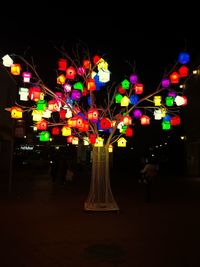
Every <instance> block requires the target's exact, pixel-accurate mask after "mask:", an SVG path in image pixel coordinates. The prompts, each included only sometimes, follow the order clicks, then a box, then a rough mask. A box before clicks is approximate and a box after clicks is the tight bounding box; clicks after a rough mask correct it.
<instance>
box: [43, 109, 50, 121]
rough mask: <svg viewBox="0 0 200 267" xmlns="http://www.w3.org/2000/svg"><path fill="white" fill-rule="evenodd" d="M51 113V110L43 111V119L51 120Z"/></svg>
mask: <svg viewBox="0 0 200 267" xmlns="http://www.w3.org/2000/svg"><path fill="white" fill-rule="evenodd" d="M51 113H52V112H51V111H50V110H48V109H45V110H43V111H42V117H43V118H46V119H49V118H51Z"/></svg>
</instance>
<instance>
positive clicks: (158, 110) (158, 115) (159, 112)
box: [153, 109, 163, 120]
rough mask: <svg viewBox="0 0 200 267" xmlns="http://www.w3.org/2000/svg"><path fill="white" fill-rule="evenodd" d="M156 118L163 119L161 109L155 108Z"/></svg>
mask: <svg viewBox="0 0 200 267" xmlns="http://www.w3.org/2000/svg"><path fill="white" fill-rule="evenodd" d="M153 115H154V119H155V120H161V119H162V117H163V116H162V110H161V109H155V110H154V112H153Z"/></svg>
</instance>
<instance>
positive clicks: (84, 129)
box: [78, 120, 89, 132]
mask: <svg viewBox="0 0 200 267" xmlns="http://www.w3.org/2000/svg"><path fill="white" fill-rule="evenodd" d="M78 129H79V131H80V132H87V131H88V129H89V122H88V121H84V120H83V123H82V125H81V126H79V127H78Z"/></svg>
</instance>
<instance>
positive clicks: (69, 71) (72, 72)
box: [66, 66, 76, 80]
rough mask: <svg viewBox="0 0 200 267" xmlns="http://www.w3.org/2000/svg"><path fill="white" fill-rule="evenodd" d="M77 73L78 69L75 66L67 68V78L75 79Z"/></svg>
mask: <svg viewBox="0 0 200 267" xmlns="http://www.w3.org/2000/svg"><path fill="white" fill-rule="evenodd" d="M75 75H76V70H75V68H74V67H72V66H70V67H69V68H67V69H66V78H67V79H70V80H74V78H75Z"/></svg>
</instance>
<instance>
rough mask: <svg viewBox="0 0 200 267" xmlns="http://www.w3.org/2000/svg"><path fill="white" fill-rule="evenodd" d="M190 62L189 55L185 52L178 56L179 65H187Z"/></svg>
mask: <svg viewBox="0 0 200 267" xmlns="http://www.w3.org/2000/svg"><path fill="white" fill-rule="evenodd" d="M189 61H190V55H189V54H188V53H187V52H181V53H180V54H179V56H178V62H179V63H180V64H187V63H188V62H189Z"/></svg>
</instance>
